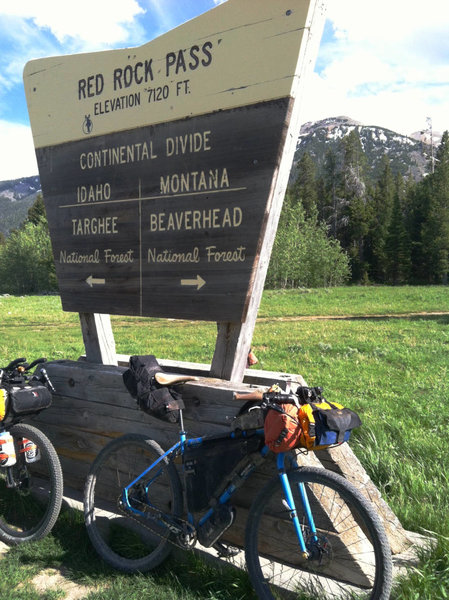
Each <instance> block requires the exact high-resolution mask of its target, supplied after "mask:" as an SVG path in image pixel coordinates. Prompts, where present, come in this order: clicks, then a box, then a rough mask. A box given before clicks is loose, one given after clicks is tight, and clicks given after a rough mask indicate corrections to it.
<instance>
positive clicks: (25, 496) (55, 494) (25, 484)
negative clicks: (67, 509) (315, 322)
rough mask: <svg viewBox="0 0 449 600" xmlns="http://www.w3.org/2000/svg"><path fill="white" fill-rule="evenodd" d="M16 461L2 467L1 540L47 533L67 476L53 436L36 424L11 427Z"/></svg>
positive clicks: (14, 540) (15, 540) (23, 539)
mask: <svg viewBox="0 0 449 600" xmlns="http://www.w3.org/2000/svg"><path fill="white" fill-rule="evenodd" d="M9 432H10V434H11V435H12V437H13V440H14V446H15V449H16V460H17V462H16V464H15V465H13V466H11V467H0V540H2V541H3V542H5V543H6V544H20V543H21V542H30V541H34V540H39V539H41V538H43V537H44V536H46V535H47V534H48V533H49V532H50V531H51V529H52V528H53V525H54V524H55V522H56V519H57V518H58V515H59V511H60V509H61V502H62V494H63V476H62V470H61V465H60V462H59V458H58V455H57V454H56V451H55V449H54V448H53V445H52V443H51V442H50V440H49V439H48V438H47V436H45V435H44V434H43V433H42V431H40V430H39V429H36V427H33V426H32V425H27V424H25V423H18V424H17V425H13V426H12V427H11V428H10V429H9Z"/></svg>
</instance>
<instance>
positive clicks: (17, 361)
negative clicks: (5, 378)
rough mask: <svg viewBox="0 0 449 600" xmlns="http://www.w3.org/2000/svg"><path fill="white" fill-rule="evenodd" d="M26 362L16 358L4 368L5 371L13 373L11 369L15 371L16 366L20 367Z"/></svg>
mask: <svg viewBox="0 0 449 600" xmlns="http://www.w3.org/2000/svg"><path fill="white" fill-rule="evenodd" d="M25 361H26V358H16V359H15V360H12V361H11V362H10V363H9V365H8V366H7V367H5V368H4V370H5V371H11V369H13V368H14V367H15V366H16V365H19V364H20V363H24V362H25Z"/></svg>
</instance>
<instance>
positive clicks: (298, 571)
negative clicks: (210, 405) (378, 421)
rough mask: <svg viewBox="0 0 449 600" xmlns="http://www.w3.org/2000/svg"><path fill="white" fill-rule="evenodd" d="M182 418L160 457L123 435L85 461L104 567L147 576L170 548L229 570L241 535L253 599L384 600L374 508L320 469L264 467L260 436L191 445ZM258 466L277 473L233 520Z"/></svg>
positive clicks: (388, 566)
mask: <svg viewBox="0 0 449 600" xmlns="http://www.w3.org/2000/svg"><path fill="white" fill-rule="evenodd" d="M235 396H236V397H237V399H244V400H250V399H255V398H256V397H257V398H258V399H260V398H261V396H260V394H259V395H257V393H256V395H255V394H254V393H253V394H252V395H251V394H235ZM262 398H263V395H262ZM179 416H180V419H179V422H180V432H179V441H178V442H177V443H176V444H174V445H173V446H172V447H171V448H170V449H169V450H167V451H164V450H163V449H162V448H161V447H160V446H159V444H158V443H156V442H155V441H154V440H151V439H148V438H147V437H146V436H145V435H140V434H127V435H124V436H122V437H120V438H117V439H115V440H113V441H111V442H110V443H109V444H107V445H106V446H105V447H104V448H103V450H102V451H101V452H100V453H99V455H98V456H97V458H96V459H95V461H94V462H93V464H92V467H91V470H90V472H89V475H88V477H87V481H86V487H85V497H84V511H85V521H86V525H87V531H88V534H89V537H90V539H91V541H92V544H93V546H94V547H95V549H96V550H97V552H98V553H99V555H100V556H101V557H102V558H103V559H104V560H105V561H107V562H108V563H109V564H110V565H112V566H113V567H115V568H117V569H120V570H122V571H127V572H144V571H148V570H150V569H153V568H155V567H157V566H158V565H159V564H160V563H162V561H163V560H164V559H165V558H167V556H168V555H169V553H170V551H171V550H172V549H173V548H174V547H181V548H184V549H192V548H194V547H195V546H197V547H200V548H201V547H202V548H203V549H204V548H214V549H215V550H216V551H217V552H218V553H219V555H221V556H223V557H227V558H229V559H230V560H232V561H234V562H235V561H236V560H237V559H238V556H239V554H243V552H242V551H241V550H242V549H241V548H239V547H238V546H239V543H238V541H239V540H240V539H242V535H241V531H242V528H245V536H244V537H245V543H244V554H245V559H246V566H247V569H248V573H249V576H250V579H251V582H252V585H253V587H254V589H255V591H256V593H257V595H258V596H259V598H262V599H267V600H268V599H273V598H287V597H288V598H298V599H305V598H313V599H314V600H316V599H317V598H348V599H349V598H351V599H354V598H369V599H371V600H374V599H376V600H378V599H381V600H387V599H388V598H389V596H390V590H391V584H392V562H391V552H390V547H389V543H388V540H387V537H386V535H385V532H384V529H383V526H382V524H381V522H380V520H379V517H378V516H377V514H376V512H375V511H374V509H373V507H372V506H371V504H370V503H369V502H368V501H367V500H366V499H365V497H364V496H363V495H362V494H361V493H360V492H359V491H358V490H357V489H356V488H355V487H354V486H353V485H352V484H350V483H349V482H348V481H347V480H346V479H344V478H342V477H341V476H339V475H337V474H335V473H333V472H330V471H327V470H325V469H323V468H313V467H301V468H300V467H298V465H297V462H296V460H295V453H294V452H290V453H288V454H284V453H280V454H278V455H277V456H276V460H275V461H272V460H271V461H270V460H266V459H267V457H268V456H270V455H271V456H273V454H271V453H270V452H269V450H268V447H267V446H266V445H265V444H264V432H263V428H256V429H234V430H232V431H229V432H224V433H221V434H217V435H207V436H204V437H197V438H188V436H187V434H186V432H185V431H184V426H183V418H182V410H180V415H179ZM262 463H263V471H262V470H260V469H259V468H260V466H261V465H262ZM256 469H258V470H259V472H263V473H268V474H269V475H270V473H269V472H270V470H272V471H273V470H274V471H275V474H274V476H271V475H270V476H269V477H268V478H267V483H266V484H265V486H264V487H263V488H262V489H261V490H260V491H258V493H256V495H255V499H254V501H253V502H252V506H251V507H250V508H249V511H247V512H245V511H244V510H242V514H241V515H239V512H237V513H236V511H235V509H234V508H233V506H232V504H231V500H232V498H233V495H234V494H235V493H236V492H237V490H238V489H239V488H240V487H241V486H243V485H244V484H245V483H246V482H247V481H248V478H249V477H250V476H251V474H252V473H253V472H254V471H255V470H256ZM225 471H227V475H226V476H224V477H223V472H225ZM243 513H245V514H243ZM246 515H247V516H246ZM245 521H246V523H245ZM239 532H240V535H239Z"/></svg>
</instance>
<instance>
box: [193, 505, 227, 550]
mask: <svg viewBox="0 0 449 600" xmlns="http://www.w3.org/2000/svg"><path fill="white" fill-rule="evenodd" d="M234 517H235V509H234V508H233V507H232V506H228V505H226V504H221V505H219V506H217V508H216V509H215V512H214V513H213V514H212V516H211V517H210V519H208V520H207V521H206V522H205V523H203V524H202V525H201V526H200V527H198V530H197V534H198V541H199V543H200V544H201V545H202V546H205V547H206V548H210V547H211V546H213V545H214V544H215V542H216V541H217V540H218V538H219V537H220V536H221V535H222V534H223V533H224V532H225V531H226V529H228V528H229V527H231V525H232V524H233V522H234Z"/></svg>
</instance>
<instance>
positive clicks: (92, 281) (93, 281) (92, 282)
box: [86, 275, 106, 287]
mask: <svg viewBox="0 0 449 600" xmlns="http://www.w3.org/2000/svg"><path fill="white" fill-rule="evenodd" d="M86 283H87V285H88V286H89V287H92V286H93V285H104V284H105V283H106V279H98V278H96V277H92V275H89V277H88V278H87V279H86Z"/></svg>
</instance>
